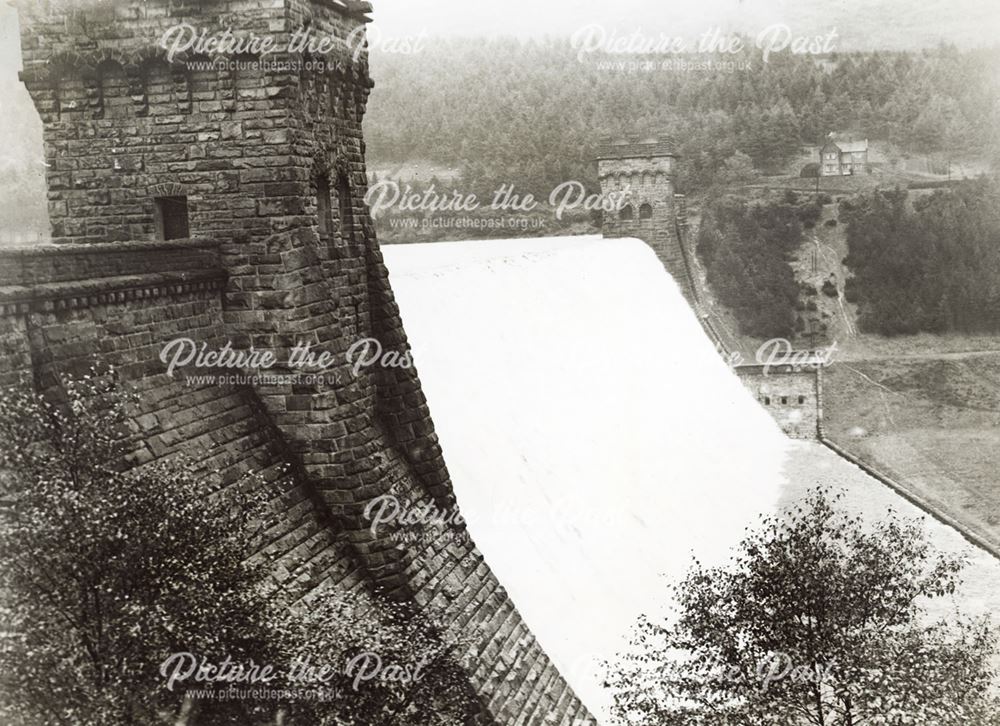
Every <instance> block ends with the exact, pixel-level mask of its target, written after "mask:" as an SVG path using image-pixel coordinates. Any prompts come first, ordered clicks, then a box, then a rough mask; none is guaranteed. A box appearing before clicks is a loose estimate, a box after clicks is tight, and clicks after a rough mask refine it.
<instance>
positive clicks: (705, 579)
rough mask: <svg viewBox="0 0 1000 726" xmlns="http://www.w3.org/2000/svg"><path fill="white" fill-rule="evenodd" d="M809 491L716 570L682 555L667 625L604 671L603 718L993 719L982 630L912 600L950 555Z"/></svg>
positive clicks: (933, 583)
mask: <svg viewBox="0 0 1000 726" xmlns="http://www.w3.org/2000/svg"><path fill="white" fill-rule="evenodd" d="M837 499H839V496H833V495H831V494H830V493H829V492H827V491H825V490H822V489H819V490H815V491H814V492H812V493H811V494H810V496H809V498H808V499H807V500H806V502H805V503H804V504H803V505H802V506H801V507H800V508H798V509H796V510H795V512H793V513H791V514H790V515H789V516H788V517H787V518H773V517H768V518H765V519H764V520H763V521H762V526H761V527H760V529H759V530H757V531H755V532H753V533H751V534H749V535H748V536H747V537H746V539H745V540H744V541H743V542H742V544H741V545H740V546H739V549H738V554H737V555H736V556H735V558H734V560H733V561H732V563H731V564H730V565H729V566H726V567H717V568H709V567H705V566H703V565H702V564H700V563H698V562H695V563H694V565H693V567H692V569H691V570H690V572H689V574H688V575H687V577H686V578H685V579H684V580H683V581H682V582H681V583H680V584H679V586H677V587H676V588H675V589H676V603H677V612H676V614H675V616H672V617H671V618H670V621H669V622H652V621H650V620H648V619H645V618H644V619H642V620H641V621H640V623H639V626H638V627H637V630H636V633H635V636H634V638H633V641H632V643H631V646H632V647H631V650H630V653H629V654H627V655H624V656H622V660H621V661H620V663H619V664H618V665H616V666H615V667H614V668H613V670H612V671H611V672H610V675H609V679H608V683H607V685H608V686H609V687H610V688H611V689H612V690H613V694H614V711H615V715H616V716H617V717H618V719H619V720H620V721H621V722H622V723H636V724H643V725H644V726H667V725H671V726H672V725H674V724H676V725H678V726H679V725H680V724H685V725H686V726H690V725H698V724H702V725H704V726H708V725H711V726H723V725H725V726H758V725H760V724H770V725H774V726H799V725H800V724H815V725H816V726H848V725H852V726H860V725H861V724H866V725H867V724H871V725H874V724H877V725H880V726H903V725H904V724H935V725H936V726H986V725H987V724H995V723H997V719H998V718H1000V710H998V704H997V701H996V697H995V690H994V687H995V677H996V672H995V669H994V666H993V665H992V663H993V662H994V659H995V657H996V655H997V634H996V631H995V630H994V628H993V626H992V624H991V623H990V621H989V620H988V619H987V618H982V619H968V618H964V617H962V616H960V615H959V614H957V613H952V614H951V615H950V616H949V618H948V620H940V621H936V622H935V621H934V620H933V619H932V618H931V617H930V616H929V615H928V612H927V609H926V606H927V604H928V603H929V602H930V601H931V600H940V599H946V598H947V597H948V596H950V595H951V594H952V593H953V592H954V591H955V588H956V586H957V585H958V584H959V573H960V571H961V569H962V566H963V562H962V560H961V559H959V558H956V557H953V556H950V555H945V554H941V553H938V552H935V551H934V550H933V549H932V548H931V546H930V545H929V544H928V543H927V540H926V536H925V533H924V531H923V528H922V526H921V525H920V524H919V523H918V522H913V521H906V520H902V519H900V518H899V517H898V516H896V514H895V513H892V512H890V513H889V514H888V516H886V517H885V518H883V519H882V520H880V521H879V522H878V523H876V524H874V525H872V526H865V525H864V524H863V523H861V522H860V521H859V520H858V519H857V518H851V517H849V516H847V515H846V514H844V513H843V512H841V511H839V510H838V508H837V506H836V503H837Z"/></svg>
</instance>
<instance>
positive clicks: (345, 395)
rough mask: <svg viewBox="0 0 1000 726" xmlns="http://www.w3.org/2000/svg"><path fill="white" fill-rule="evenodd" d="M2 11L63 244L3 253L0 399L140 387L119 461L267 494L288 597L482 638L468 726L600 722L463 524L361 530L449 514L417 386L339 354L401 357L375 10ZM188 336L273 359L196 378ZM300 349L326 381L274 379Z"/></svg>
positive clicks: (25, 3) (142, 1)
mask: <svg viewBox="0 0 1000 726" xmlns="http://www.w3.org/2000/svg"><path fill="white" fill-rule="evenodd" d="M16 4H17V5H18V9H19V16H20V23H21V44H22V49H23V54H24V70H23V72H22V80H23V82H24V83H25V85H26V87H27V88H28V91H29V92H30V94H31V96H32V98H33V100H34V103H35V106H36V108H37V109H38V112H39V115H40V116H41V119H42V121H43V124H44V145H45V160H46V163H47V167H48V171H47V181H48V207H49V215H50V219H51V223H52V230H53V235H52V236H53V240H54V242H56V244H54V245H51V246H43V247H38V248H33V249H21V250H16V249H15V250H2V251H0V340H2V341H3V343H4V345H3V346H0V379H2V380H0V383H6V382H13V381H14V380H17V379H18V378H25V377H27V378H28V379H29V380H34V381H36V382H37V384H38V386H39V387H40V388H41V389H43V390H44V391H49V390H55V391H56V392H57V390H58V388H59V386H60V385H61V381H62V380H64V378H65V376H67V375H70V374H75V373H83V372H85V371H86V370H88V369H89V367H90V365H91V364H92V363H93V362H94V359H95V358H96V359H98V362H102V361H103V362H108V363H113V364H114V365H115V366H116V368H117V369H118V371H119V372H120V374H121V375H122V376H123V377H124V378H125V379H126V380H127V381H128V382H129V383H130V384H131V385H132V386H133V387H134V388H135V389H136V390H137V392H138V393H139V394H140V395H139V400H140V403H139V404H138V405H139V407H140V410H139V411H138V412H137V414H136V420H135V425H136V430H137V431H139V432H141V437H140V438H139V440H138V441H137V443H136V449H135V451H134V452H133V453H132V455H131V456H132V460H133V462H134V463H137V464H141V463H144V462H149V461H154V460H156V459H159V458H163V457H168V456H171V455H173V454H176V453H178V452H184V453H187V454H189V455H194V454H195V453H197V455H198V456H199V457H200V459H199V460H200V461H202V462H204V466H205V470H206V471H214V470H216V469H217V470H220V471H221V472H222V478H223V484H226V483H231V482H232V481H233V480H235V479H237V478H238V477H239V476H240V474H241V472H245V471H247V470H250V469H253V470H254V471H257V472H262V473H263V475H264V476H265V478H266V479H268V480H269V481H270V482H271V483H272V484H275V485H276V486H278V487H280V489H281V491H282V494H281V496H280V498H279V499H278V500H276V502H275V506H277V507H281V508H282V511H284V512H285V522H284V526H283V527H282V528H281V530H280V531H275V532H274V533H273V539H272V540H270V541H265V542H263V543H261V544H260V545H259V549H258V550H257V551H256V552H254V553H251V554H253V555H254V556H256V557H260V558H262V559H264V560H266V561H267V562H268V563H269V564H270V566H271V571H272V573H273V576H274V580H275V583H276V584H277V586H278V587H280V588H282V589H283V590H284V591H285V592H286V593H287V594H288V595H289V596H290V597H291V598H292V599H293V600H300V601H305V600H306V599H307V598H311V597H323V596H324V593H327V592H336V591H338V590H353V591H357V590H358V589H365V590H371V591H373V592H374V591H375V590H376V589H377V590H381V591H385V592H388V593H390V594H391V595H392V596H394V597H396V598H399V599H402V600H406V601H409V602H412V603H414V604H415V605H416V606H418V607H420V608H425V609H427V610H429V611H431V612H432V614H434V615H436V616H438V617H439V618H440V620H441V621H442V622H444V623H446V624H447V627H448V628H449V629H451V630H452V631H453V632H454V633H455V634H456V635H462V636H467V637H471V638H472V641H473V642H472V644H471V646H470V652H469V653H467V654H466V656H467V657H466V658H465V659H463V663H462V665H463V667H464V668H466V670H467V673H468V677H469V684H470V686H471V688H472V690H473V691H474V693H475V695H476V697H477V699H478V701H479V703H480V704H481V714H482V719H481V720H482V722H483V723H490V724H492V723H496V724H514V723H518V724H528V725H530V724H542V723H551V722H555V723H572V722H574V720H577V721H578V722H579V723H581V724H589V723H593V721H592V719H591V716H590V715H589V713H588V711H587V709H586V707H585V706H584V705H583V704H582V703H581V702H580V700H579V699H578V698H577V697H576V695H575V694H574V692H573V690H572V688H571V687H570V686H569V685H568V684H567V683H566V681H565V680H564V679H563V678H562V676H561V675H560V674H559V673H558V671H557V670H556V668H555V667H554V666H553V664H552V663H551V662H550V660H549V659H548V656H547V655H546V654H545V653H544V652H543V650H542V649H541V646H540V645H539V644H538V642H537V640H536V639H535V638H534V636H533V634H532V633H531V632H530V631H529V629H528V628H527V626H526V625H525V624H524V622H523V621H522V619H521V617H520V614H519V613H518V611H517V609H516V607H515V605H514V604H513V603H512V602H511V600H510V598H509V597H508V596H507V594H506V591H505V590H504V588H503V587H502V586H501V585H500V583H499V582H498V581H497V579H496V577H495V576H494V574H493V572H492V571H491V569H490V568H489V566H488V564H487V563H485V562H484V561H483V557H482V555H481V554H480V553H479V551H478V549H477V548H476V545H475V543H474V541H473V539H472V537H471V536H470V535H469V533H468V532H466V531H465V530H464V527H463V526H462V525H449V527H447V528H443V527H441V526H439V525H437V524H424V525H418V527H417V528H418V529H420V530H421V531H419V532H416V533H414V532H413V531H412V530H411V529H410V528H408V529H407V530H406V531H402V525H399V524H387V525H386V526H385V527H382V528H381V529H378V530H376V529H375V528H373V527H371V522H370V521H369V520H368V519H367V518H366V517H365V515H364V513H365V511H366V508H367V507H368V505H369V504H371V503H372V502H373V501H375V500H377V499H378V498H379V497H383V496H392V497H396V499H397V500H398V501H400V502H401V503H403V504H404V505H405V504H406V503H414V504H415V505H417V504H419V505H420V506H423V505H425V504H433V506H435V507H437V508H438V509H441V510H445V511H453V510H456V509H457V503H456V501H455V496H454V493H453V488H452V484H451V479H450V476H449V473H448V469H447V467H446V465H445V462H444V460H443V457H442V452H441V446H440V445H439V443H438V439H437V435H436V433H435V430H434V424H433V422H432V420H431V417H430V412H429V409H428V406H427V402H426V400H425V398H424V395H423V392H422V389H421V385H420V380H419V378H418V377H417V373H416V370H415V369H414V368H413V367H412V366H409V367H405V366H391V365H372V366H369V367H364V368H360V369H356V368H355V367H354V366H353V365H351V363H350V361H349V360H348V357H347V351H348V350H349V349H350V348H351V347H352V345H354V344H356V343H358V342H359V341H365V340H368V341H377V345H378V346H380V347H381V348H382V350H383V351H384V352H385V353H386V357H387V358H390V359H392V360H395V361H399V360H407V359H408V357H409V346H408V343H407V340H406V335H405V332H404V330H403V325H402V321H401V319H400V316H399V309H398V307H397V305H396V303H395V300H394V297H393V293H392V289H391V287H390V285H389V280H388V274H387V271H386V268H385V266H384V265H383V264H382V256H381V252H380V251H379V247H378V243H377V241H376V238H375V232H374V227H373V224H372V220H371V217H370V214H369V211H368V209H367V206H366V204H365V201H364V200H365V193H366V191H367V175H366V170H365V160H364V152H365V146H364V140H363V138H362V133H361V122H362V118H363V116H364V112H365V106H366V102H367V99H368V94H369V92H370V90H371V88H372V85H373V84H372V82H371V80H370V76H369V70H368V58H367V52H366V51H365V50H364V48H363V47H362V48H359V43H360V39H361V38H363V33H364V26H365V23H366V21H367V13H369V12H370V10H371V8H370V6H369V5H368V3H366V2H358V1H357V0H46V1H45V2H38V1H37V0H17V2H16ZM186 29H190V30H186ZM185 32H188V33H191V32H193V33H194V34H195V36H196V37H197V38H201V39H204V38H205V37H207V38H215V39H216V42H215V43H213V45H214V48H208V47H207V46H206V44H205V43H204V42H197V43H191V42H189V41H190V40H192V38H191V37H190V36H188V35H184V34H183V33H185ZM227 32H228V38H229V40H226V35H225V34H226V33H227ZM265 37H266V38H270V39H271V40H270V42H271V43H272V48H273V50H274V52H271V53H268V54H262V46H261V45H260V43H259V42H258V43H257V44H254V43H253V42H252V41H253V39H254V38H257V39H261V38H265ZM330 38H332V39H335V41H336V42H335V43H332V45H331V44H330V43H328V44H327V47H326V48H323V47H322V46H320V45H317V44H316V43H315V42H314V43H310V42H309V40H310V39H312V40H313V41H317V42H318V41H320V40H322V39H330ZM303 39H305V40H303ZM164 45H166V46H167V48H164V47H163V46H164ZM310 47H311V48H312V49H313V50H314V51H315V53H314V54H310V52H309V49H310ZM172 50H176V51H177V52H171V51H172ZM319 50H322V51H323V53H322V55H321V54H319ZM208 53H214V55H210V54H208ZM180 337H185V338H190V339H192V340H194V341H195V342H196V343H199V344H200V343H205V344H206V345H208V346H209V348H210V349H212V348H218V347H221V345H222V344H224V343H226V342H229V343H230V344H231V345H232V347H233V348H237V349H243V350H246V349H249V348H251V347H252V348H253V349H255V350H256V351H258V352H264V351H266V352H269V353H271V354H273V356H274V359H275V360H276V361H278V365H277V366H276V367H274V368H271V369H269V370H267V371H260V370H244V371H241V373H244V374H246V376H245V379H246V381H247V382H236V383H231V382H226V383H211V382H210V383H205V382H196V381H192V380H191V379H188V380H187V381H185V373H186V372H187V371H179V372H174V374H173V375H172V376H171V375H169V374H168V373H167V371H166V366H165V365H164V363H163V361H162V360H161V359H160V354H161V352H162V349H163V346H164V344H165V343H166V342H168V341H170V340H173V339H176V338H180ZM302 344H309V345H310V346H311V348H312V350H313V351H314V352H316V353H317V354H319V353H320V352H324V353H327V354H329V355H330V356H332V360H333V361H334V365H332V366H331V367H328V368H326V369H325V370H319V371H312V372H311V373H312V375H310V376H308V377H307V378H306V377H302V376H300V373H301V371H300V370H297V369H293V368H292V367H283V366H285V364H286V363H287V362H288V361H289V360H290V355H291V352H292V350H293V349H295V348H296V347H297V346H301V345H302ZM190 372H191V373H199V374H204V373H206V371H205V370H203V369H198V370H194V371H190ZM221 372H223V373H232V371H221ZM452 520H454V521H460V518H456V517H452ZM455 528H458V530H459V531H457V532H456V531H452V530H454V529H455ZM400 534H404V535H406V536H407V539H406V540H405V541H407V542H413V543H414V544H407V545H401V544H400V541H401V539H400V538H399V537H397V536H396V535H400ZM414 535H416V536H414Z"/></svg>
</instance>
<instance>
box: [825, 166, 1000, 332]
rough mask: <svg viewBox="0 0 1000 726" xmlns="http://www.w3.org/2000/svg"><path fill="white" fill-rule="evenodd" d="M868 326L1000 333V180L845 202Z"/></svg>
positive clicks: (851, 291) (855, 287)
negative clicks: (923, 192)
mask: <svg viewBox="0 0 1000 726" xmlns="http://www.w3.org/2000/svg"><path fill="white" fill-rule="evenodd" d="M840 215H841V219H842V220H843V221H845V222H846V223H847V244H848V255H847V257H846V259H845V260H844V262H845V264H846V265H847V266H848V268H849V269H850V270H851V273H852V275H853V277H852V278H850V279H849V280H848V282H847V288H846V291H845V292H846V295H847V298H848V300H849V301H851V302H857V303H858V310H859V324H860V325H861V328H862V329H863V330H867V331H872V332H877V333H882V334H883V335H898V334H905V333H918V332H922V331H925V332H931V333H944V332H950V331H961V332H997V331H1000V185H998V184H997V182H995V181H992V180H988V179H979V180H974V181H969V182H964V183H961V184H957V185H954V186H952V187H950V188H948V189H942V190H937V191H934V192H931V193H930V194H924V195H919V196H917V195H916V194H915V193H913V192H907V191H906V190H900V189H897V190H892V191H877V192H873V193H870V194H866V195H861V196H859V197H856V198H854V199H850V200H846V201H844V202H842V203H841V206H840Z"/></svg>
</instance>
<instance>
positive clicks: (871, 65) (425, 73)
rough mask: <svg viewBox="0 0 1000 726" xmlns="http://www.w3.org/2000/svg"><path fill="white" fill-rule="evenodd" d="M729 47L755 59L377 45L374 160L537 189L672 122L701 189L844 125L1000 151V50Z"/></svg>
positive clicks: (471, 181) (465, 182)
mask: <svg viewBox="0 0 1000 726" xmlns="http://www.w3.org/2000/svg"><path fill="white" fill-rule="evenodd" d="M661 58H662V57H661ZM714 58H715V59H716V60H726V61H743V62H745V63H749V64H750V69H751V70H739V69H737V70H727V69H726V68H724V67H719V66H717V67H713V68H709V69H706V70H687V71H670V70H661V69H657V70H651V71H637V72H631V73H630V72H627V71H623V70H621V69H619V68H617V67H615V64H616V63H617V62H620V61H621V60H622V57H621V56H616V57H610V58H609V57H607V56H604V57H601V56H598V55H596V54H595V55H593V56H586V57H584V58H583V59H582V60H581V59H579V58H578V57H577V53H576V51H575V50H574V49H573V48H572V47H571V44H570V42H569V41H568V40H543V41H517V40H503V39H499V40H449V41H444V40H440V41H435V42H433V43H428V44H427V45H426V47H425V48H424V49H423V51H422V52H421V53H420V54H419V55H416V56H413V55H384V54H383V55H377V56H375V57H373V60H372V64H373V75H374V77H375V78H376V83H377V87H376V91H375V92H374V93H373V94H372V97H371V103H370V107H369V112H368V117H367V120H366V125H365V132H366V134H367V139H368V149H369V162H370V164H371V165H372V166H374V167H378V166H379V165H385V164H389V163H392V162H400V163H401V162H406V161H407V160H417V159H419V160H427V161H430V162H434V163H436V164H440V165H443V166H446V167H450V168H452V169H453V170H454V175H455V177H456V178H458V179H460V180H461V183H462V187H463V188H464V189H471V190H478V189H481V188H483V187H486V188H488V189H494V188H496V186H497V185H498V184H499V183H502V182H506V183H514V184H517V185H518V187H519V188H523V189H525V190H526V191H531V192H533V193H536V194H539V193H540V194H547V193H548V191H549V190H551V189H552V188H553V187H554V186H555V185H557V184H559V183H560V182H562V181H565V180H567V179H576V180H579V181H583V182H589V183H594V182H595V181H596V180H595V179H594V178H593V177H594V174H595V171H594V169H593V166H592V163H591V162H592V159H593V156H594V153H595V150H596V146H597V144H598V143H599V141H600V138H601V137H602V136H603V135H611V136H619V135H624V134H627V133H633V132H639V133H647V132H649V131H657V130H664V131H667V132H668V133H670V134H671V135H672V136H673V137H674V138H675V139H676V143H677V147H678V150H679V152H680V153H681V154H682V156H683V158H682V162H681V183H682V185H683V188H684V189H685V190H686V191H688V192H697V191H698V190H701V189H705V188H707V187H709V186H711V185H712V184H714V183H725V182H726V181H728V177H727V174H728V175H731V174H732V173H733V170H734V169H736V170H739V169H740V168H741V166H742V159H744V157H749V159H750V160H751V162H752V163H753V165H754V166H755V167H756V168H757V169H758V170H759V171H763V172H768V171H775V170H778V169H780V168H782V167H783V166H785V165H786V164H787V163H788V162H789V160H791V159H792V158H793V157H794V156H796V155H797V153H798V152H799V151H800V149H801V148H802V146H804V145H812V144H816V143H818V142H820V141H822V140H823V139H824V138H825V136H826V135H827V134H828V133H830V132H831V131H838V132H846V133H851V132H854V133H857V134H859V135H862V136H864V137H867V138H870V139H881V140H884V141H886V142H888V143H890V144H892V145H894V146H895V147H897V148H899V149H900V150H901V152H902V153H906V152H913V153H920V154H926V153H932V152H935V151H939V150H942V151H943V150H947V151H948V152H949V153H954V154H968V155H971V156H978V157H981V158H986V159H989V160H990V161H992V162H993V163H994V164H997V163H998V162H1000V106H998V105H997V104H996V99H997V97H1000V77H998V75H997V74H996V73H995V71H994V70H993V69H994V68H996V67H997V66H998V65H1000V48H994V49H992V50H963V51H960V50H957V49H956V48H954V47H951V46H941V47H938V48H935V49H933V50H926V51H919V52H899V53H888V52H882V53H853V54H842V55H839V56H836V55H835V56H831V57H824V58H823V59H819V58H817V57H814V56H807V55H792V54H790V53H779V54H774V55H772V56H771V57H770V58H769V61H768V62H767V63H764V62H763V59H762V58H761V54H760V52H759V51H757V50H756V49H751V50H748V51H745V52H744V53H742V54H740V55H733V56H730V55H729V54H726V55H725V56H724V57H723V56H714ZM629 60H634V58H630V59H629ZM727 162H728V163H727Z"/></svg>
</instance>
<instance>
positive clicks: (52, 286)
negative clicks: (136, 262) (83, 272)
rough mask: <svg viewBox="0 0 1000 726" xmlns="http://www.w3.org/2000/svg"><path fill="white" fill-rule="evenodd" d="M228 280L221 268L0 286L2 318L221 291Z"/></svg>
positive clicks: (0, 312) (0, 313) (0, 314)
mask: <svg viewBox="0 0 1000 726" xmlns="http://www.w3.org/2000/svg"><path fill="white" fill-rule="evenodd" d="M226 277H227V276H226V272H225V271H224V270H222V269H208V270H194V271H187V272H151V273H146V274H142V275H120V276H117V277H103V278H95V279H90V280H73V281H70V282H51V283H39V284H36V285H8V286H3V287H0V316H10V315H24V314H27V313H31V312H54V311H57V310H78V309H82V308H89V307H95V306H98V305H109V304H111V305H114V304H122V303H129V302H132V301H135V300H144V299H152V298H161V297H173V296H177V295H184V294H190V293H193V292H214V291H221V290H222V288H223V287H224V286H225V283H226Z"/></svg>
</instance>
